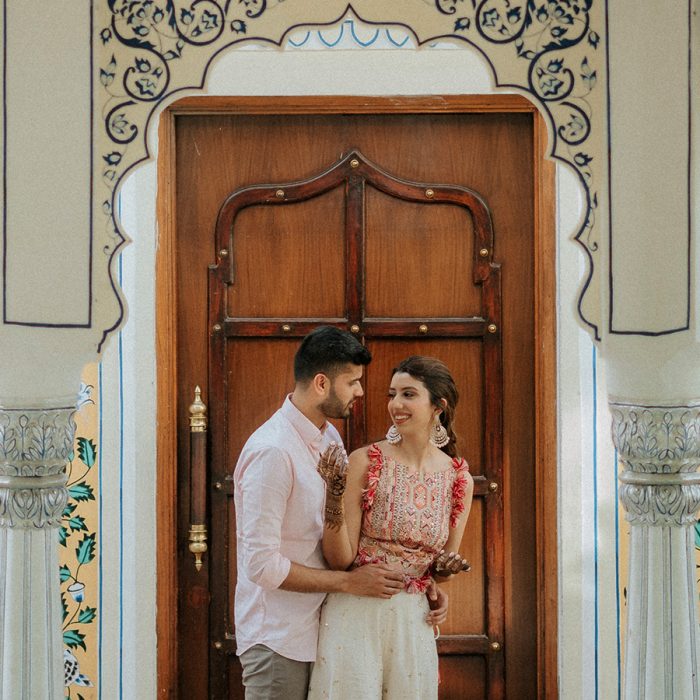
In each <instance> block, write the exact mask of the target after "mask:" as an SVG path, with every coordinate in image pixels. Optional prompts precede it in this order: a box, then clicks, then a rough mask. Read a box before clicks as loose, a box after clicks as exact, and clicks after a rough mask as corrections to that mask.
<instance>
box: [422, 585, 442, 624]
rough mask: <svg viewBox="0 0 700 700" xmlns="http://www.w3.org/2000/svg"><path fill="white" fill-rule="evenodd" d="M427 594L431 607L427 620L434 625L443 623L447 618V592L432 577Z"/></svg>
mask: <svg viewBox="0 0 700 700" xmlns="http://www.w3.org/2000/svg"><path fill="white" fill-rule="evenodd" d="M425 594H426V595H427V596H428V607H429V608H430V612H429V613H428V617H427V618H426V622H427V623H428V624H429V625H431V626H432V627H436V626H437V625H441V624H442V623H443V622H445V620H446V619H447V593H445V591H443V590H442V588H440V586H438V585H437V583H435V581H433V580H432V579H431V580H430V584H429V585H428V588H427V590H426V591H425Z"/></svg>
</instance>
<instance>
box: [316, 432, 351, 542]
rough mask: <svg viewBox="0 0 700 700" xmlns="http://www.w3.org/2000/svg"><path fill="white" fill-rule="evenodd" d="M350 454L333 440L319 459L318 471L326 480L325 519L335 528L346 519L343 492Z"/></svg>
mask: <svg viewBox="0 0 700 700" xmlns="http://www.w3.org/2000/svg"><path fill="white" fill-rule="evenodd" d="M347 467H348V456H347V454H346V452H345V449H344V448H343V446H342V445H338V444H337V443H335V442H332V443H331V444H330V445H329V446H328V448H327V449H326V450H325V451H324V452H323V454H322V455H321V457H320V458H319V460H318V467H317V470H318V473H319V474H320V475H321V478H322V479H323V480H324V481H325V482H326V507H325V512H324V520H325V522H326V525H328V526H329V527H332V528H334V529H338V528H340V526H341V525H342V524H343V520H344V519H345V509H344V507H343V494H344V493H345V486H346V481H347Z"/></svg>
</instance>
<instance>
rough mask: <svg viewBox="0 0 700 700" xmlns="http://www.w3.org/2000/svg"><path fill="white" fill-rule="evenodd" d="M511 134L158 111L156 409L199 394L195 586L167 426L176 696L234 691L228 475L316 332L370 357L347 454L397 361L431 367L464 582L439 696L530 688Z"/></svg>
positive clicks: (526, 266)
mask: <svg viewBox="0 0 700 700" xmlns="http://www.w3.org/2000/svg"><path fill="white" fill-rule="evenodd" d="M532 133H533V128H532V114H531V113H523V114H477V115H474V114H469V115H465V114H441V115H423V114H402V115H394V114H371V115H330V116H329V115H303V116H294V117H292V116H288V115H286V116H283V117H280V116H276V115H275V116H267V115H266V116H260V115H257V116H249V115H216V116H212V115H208V116H190V115H186V116H178V117H177V121H176V148H177V151H176V153H177V183H176V187H177V232H178V237H177V251H176V257H177V270H178V273H177V281H178V290H179V294H178V307H177V320H178V327H177V335H178V338H179V341H178V366H177V374H178V386H179V388H178V392H179V396H178V403H179V404H180V405H181V406H183V407H184V406H187V405H188V404H189V403H190V402H191V391H192V387H193V386H194V384H195V383H202V384H205V385H206V390H205V392H204V394H205V396H204V398H205V401H206V402H207V403H208V404H209V408H210V415H211V423H210V425H211V430H210V455H211V463H210V469H209V475H208V509H209V514H210V521H209V523H208V525H209V551H208V552H207V555H206V556H205V566H204V568H203V570H202V571H201V572H198V573H195V571H194V568H193V566H192V560H191V555H189V554H188V553H187V549H186V533H187V526H188V523H187V515H188V514H187V510H188V509H187V503H188V502H189V500H188V499H189V473H188V458H187V457H188V455H187V436H188V432H187V427H186V424H185V420H186V416H182V417H181V421H182V423H183V424H182V425H181V429H180V431H179V432H180V434H181V438H180V439H179V448H178V462H179V464H180V466H179V468H178V497H179V502H180V503H181V506H180V507H179V508H178V531H179V539H180V543H181V544H180V548H179V551H180V555H179V564H178V583H179V613H178V620H179V621H178V627H179V631H178V645H179V651H178V657H179V663H178V667H179V674H180V682H179V690H180V697H193V698H194V697H202V698H205V697H211V698H224V697H231V698H235V697H242V694H241V691H240V671H239V665H238V662H237V659H236V657H235V654H234V651H235V640H234V639H233V624H232V610H233V593H234V582H235V530H234V524H235V518H234V515H233V498H232V493H231V488H230V475H231V474H232V472H233V468H234V466H235V463H236V459H237V455H238V453H239V451H240V449H241V447H242V445H243V443H244V442H245V440H246V438H247V436H248V435H249V434H250V433H251V432H252V431H253V430H254V429H255V428H256V427H257V426H258V425H259V424H261V423H262V422H263V421H264V420H266V419H267V417H269V415H271V413H272V412H274V410H276V409H277V407H278V406H279V405H280V403H281V401H282V399H283V397H284V395H285V393H286V392H287V391H288V390H289V389H290V388H291V387H292V358H293V354H294V351H295V350H296V347H297V345H298V342H299V339H300V338H301V337H302V336H303V335H304V334H305V333H306V332H308V330H310V329H311V328H312V327H314V326H315V325H317V324H319V323H331V324H334V325H338V326H340V327H345V328H348V329H352V328H353V326H355V327H356V329H355V330H356V332H357V333H358V335H359V336H361V337H362V338H363V339H364V342H366V344H367V345H368V347H369V348H370V350H371V351H372V353H373V355H374V360H373V362H372V364H371V365H370V366H369V367H368V369H367V372H366V378H365V390H366V398H365V399H364V401H363V402H362V403H361V404H359V405H358V407H357V409H356V410H355V412H354V413H353V416H352V417H351V419H349V421H348V422H347V425H344V424H341V425H339V428H340V429H341V433H342V434H343V436H344V439H345V440H346V442H347V444H348V445H349V447H350V448H354V447H356V446H358V445H360V444H362V443H365V442H367V441H368V440H373V439H378V438H380V437H381V436H382V435H383V433H384V432H385V430H386V428H387V427H388V418H387V414H386V405H385V403H386V402H385V396H386V387H387V385H388V381H389V378H390V377H389V372H390V368H391V367H393V366H394V365H395V364H396V362H397V361H398V360H399V359H401V358H403V357H405V356H407V355H409V354H412V353H423V354H431V355H435V356H437V357H440V358H442V359H444V360H445V361H446V362H447V364H448V365H449V366H450V367H451V369H452V370H453V372H454V374H455V377H456V379H457V382H458V386H459V389H460V393H461V401H460V405H459V408H458V418H457V426H456V427H457V433H458V435H459V436H460V438H461V441H460V448H461V451H462V454H464V456H466V457H467V459H468V460H469V462H470V464H471V468H472V473H473V474H474V475H475V477H476V484H477V489H476V498H475V503H474V506H473V510H472V515H471V516H470V520H469V524H468V526H467V533H466V535H465V538H464V542H463V547H462V552H463V554H464V555H465V556H466V557H467V558H468V560H469V561H470V562H471V563H472V572H471V573H470V574H467V575H465V576H463V577H460V578H458V579H456V580H455V581H454V582H451V583H450V584H449V587H448V593H449V594H450V601H451V606H450V618H449V621H448V623H447V624H446V625H445V626H443V629H442V635H443V637H442V639H441V640H439V642H438V646H439V650H440V652H441V669H442V677H443V683H442V685H441V697H442V698H483V697H504V696H506V695H507V696H508V697H535V696H536V694H537V678H536V671H537V615H536V608H535V606H534V605H533V601H534V600H536V598H537V595H536V593H537V592H536V590H535V581H536V556H535V548H534V544H535V542H534V540H535V538H534V530H535V517H534V505H535V493H534V419H533V413H532V405H533V403H534V382H533V372H534V350H533V335H534V334H533V309H532V306H533V263H532V252H533V251H532V237H533V236H532V230H533V225H534V224H533V199H534V194H533V189H534V187H533V172H534V171H533V166H532V160H533V153H532ZM339 156H340V159H339ZM353 161H356V162H357V163H356V164H354V163H353ZM329 166H331V169H330V171H328V172H325V171H326V169H327V168H328V167H329ZM324 172H325V174H322V175H320V176H319V173H324ZM259 183H267V184H263V185H259ZM444 183H449V185H450V186H446V185H444ZM250 185H259V186H255V187H250ZM237 190H238V194H236V195H234V196H233V197H232V198H230V194H231V193H232V192H234V191H237ZM474 193H477V194H474ZM225 201H228V204H226V205H224V206H223V207H222V203H224V202H225ZM485 203H488V206H486V205H485ZM217 214H220V216H219V219H218V225H217ZM489 214H490V216H489ZM491 221H492V222H493V228H491ZM494 261H495V262H496V263H501V262H502V263H503V274H502V281H499V277H500V275H499V269H498V266H497V265H495V264H494ZM207 299H208V302H207ZM501 305H502V307H503V313H502V314H501ZM181 413H182V411H181ZM512 493H515V494H517V498H509V494H512Z"/></svg>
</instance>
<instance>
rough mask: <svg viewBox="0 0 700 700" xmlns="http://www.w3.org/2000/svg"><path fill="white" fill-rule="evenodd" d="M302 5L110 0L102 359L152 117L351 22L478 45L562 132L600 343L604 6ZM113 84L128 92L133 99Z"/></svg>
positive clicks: (103, 34) (581, 304) (552, 148)
mask: <svg viewBox="0 0 700 700" xmlns="http://www.w3.org/2000/svg"><path fill="white" fill-rule="evenodd" d="M293 3H294V0H286V2H284V3H282V2H277V3H276V4H275V5H274V6H273V5H272V3H270V6H268V2H267V0H238V2H237V3H236V2H233V1H232V0H192V1H190V0H188V2H176V0H106V4H104V5H102V6H101V10H102V16H101V17H99V18H98V20H99V19H102V20H103V21H102V22H101V24H98V26H99V27H102V28H101V30H99V29H98V33H96V37H95V41H98V40H99V41H100V42H101V46H99V47H97V50H96V51H95V55H96V57H97V59H96V60H97V61H98V62H99V65H97V66H95V69H96V71H95V72H96V78H97V79H98V81H99V83H100V84H101V86H102V89H103V93H102V95H101V99H99V100H98V104H99V107H101V112H102V130H101V132H100V135H99V136H98V138H97V152H98V153H99V154H100V155H101V157H102V161H104V163H105V165H104V166H103V167H102V172H101V173H100V175H101V177H100V178H99V180H97V176H98V173H95V178H96V182H95V196H96V202H95V205H96V206H95V207H94V209H95V211H97V212H100V213H101V215H102V216H103V221H102V230H103V231H104V240H103V245H102V246H99V245H98V246H96V249H101V250H102V251H103V253H104V254H105V255H106V256H107V258H108V270H109V284H110V285H111V288H112V291H113V292H114V294H115V295H116V297H117V299H118V300H119V316H118V318H116V319H115V320H114V322H113V323H112V324H111V325H110V326H109V327H108V328H106V329H104V330H103V331H102V338H101V340H100V341H99V344H98V352H99V351H100V350H101V348H102V346H103V345H104V342H105V340H106V339H107V337H108V336H109V334H110V333H112V332H113V331H115V330H116V329H118V328H119V327H120V326H121V324H122V323H123V322H124V320H125V313H124V311H125V303H124V300H123V298H122V295H121V290H120V288H119V285H118V284H117V282H116V281H115V275H114V267H115V260H116V254H117V253H118V252H119V251H120V250H121V248H122V247H123V246H124V245H125V244H126V243H127V242H128V238H127V237H126V236H125V234H124V233H123V232H122V230H121V226H120V223H119V220H118V215H117V212H116V206H115V204H116V197H117V193H118V190H119V187H120V185H121V183H122V182H123V181H124V180H125V178H126V177H127V176H128V175H129V174H130V172H131V171H132V169H133V168H135V167H137V166H138V165H139V164H141V163H143V162H145V161H147V160H150V159H151V158H152V157H153V156H152V154H151V152H150V150H149V148H148V143H147V134H148V128H149V124H150V122H151V120H152V118H153V117H154V116H156V115H157V114H158V113H159V112H160V111H161V109H162V108H163V106H164V103H165V102H166V101H167V102H170V101H172V99H173V96H175V95H176V94H177V93H180V92H183V91H192V90H202V89H204V86H205V83H206V78H207V74H208V71H209V68H210V66H211V65H212V62H213V61H214V59H215V58H216V57H217V56H219V55H220V54H221V53H222V52H224V51H227V50H230V49H232V48H234V47H235V46H238V45H240V44H242V43H250V42H263V43H266V44H270V45H272V46H276V47H282V46H283V44H284V43H285V41H286V40H287V37H288V36H289V34H290V33H292V32H294V31H298V30H302V29H304V30H309V29H314V28H318V27H331V26H338V25H340V28H341V30H344V27H343V25H342V22H343V21H344V19H345V18H346V17H347V16H348V15H351V16H354V17H356V18H357V19H358V20H360V21H361V22H362V23H364V24H366V25H374V26H377V27H400V28H402V29H403V30H405V31H406V32H408V33H409V34H410V35H412V36H413V37H414V38H415V42H416V45H417V47H418V50H419V49H420V47H422V46H425V45H426V44H429V43H431V42H435V41H441V40H448V41H453V42H455V43H457V44H460V43H462V44H465V43H466V44H468V45H470V46H471V47H473V48H474V49H476V50H477V51H478V52H479V53H480V54H481V55H482V56H483V57H484V59H485V61H486V63H487V64H488V66H489V68H490V69H491V73H492V76H493V81H494V85H495V87H497V88H498V87H501V88H509V89H515V90H517V91H519V92H521V93H522V94H524V95H525V96H526V97H527V98H528V99H530V100H531V101H532V102H533V103H534V104H535V105H536V106H537V107H538V109H539V110H540V111H541V112H542V113H543V114H544V116H545V118H546V120H547V123H548V127H549V131H550V143H549V153H548V154H547V155H549V156H550V157H551V158H553V159H555V160H558V161H560V162H562V163H565V164H566V165H568V166H570V167H571V168H572V169H573V170H574V172H575V173H576V174H577V177H578V179H579V182H580V183H581V185H582V187H583V191H584V193H585V215H584V217H583V221H582V222H581V224H580V226H579V229H578V231H577V233H576V234H575V236H574V240H575V241H576V242H577V243H578V244H579V246H580V247H581V249H582V250H583V252H584V254H585V256H586V260H587V267H588V269H587V272H586V275H585V278H584V279H583V281H582V283H581V285H580V288H579V293H578V299H577V312H578V316H579V321H580V323H581V324H582V325H583V326H584V328H586V330H588V331H589V333H590V334H591V335H592V337H593V339H594V340H596V341H599V340H600V333H599V327H600V319H599V289H598V280H597V277H596V272H597V270H596V265H597V263H598V262H599V258H598V256H599V248H600V246H599V244H598V241H597V239H598V237H599V234H600V232H599V228H600V224H598V223H597V222H596V216H595V215H596V210H597V208H598V205H599V198H600V197H601V196H602V193H604V191H605V187H604V181H605V178H606V176H607V171H606V168H605V166H606V163H605V162H604V161H605V157H604V155H605V148H607V143H605V144H604V143H603V141H602V122H603V121H604V113H605V100H604V95H603V94H602V93H603V91H602V89H601V88H600V86H599V84H598V79H597V76H598V71H599V70H600V68H599V66H602V63H603V57H601V56H600V55H599V53H598V46H599V43H600V41H601V34H602V30H601V32H600V33H599V32H597V31H595V30H594V29H593V28H592V25H593V26H596V27H598V26H602V25H603V24H604V22H603V21H602V20H603V19H604V18H602V17H598V16H593V11H592V6H593V3H592V0H549V2H547V3H546V4H545V3H543V4H542V5H540V7H539V8H538V7H537V6H536V5H535V3H533V2H531V0H522V1H520V2H513V1H510V2H507V1H506V0H434V2H432V3H426V2H423V1H422V0H411V2H407V3H404V7H403V8H401V10H390V9H385V8H382V9H380V10H377V9H376V7H375V8H372V7H370V5H371V4H372V3H371V2H370V0H354V2H352V3H345V2H342V1H341V2H338V1H334V0H329V1H328V2H326V3H323V7H322V8H314V9H310V8H308V6H307V7H305V8H302V7H299V5H300V3H297V7H293ZM409 5H412V7H409ZM331 6H333V7H331ZM334 8H336V9H334ZM458 8H459V9H460V10H461V12H458ZM411 9H412V10H413V12H411ZM275 11H277V12H282V15H283V16H281V17H280V16H276V17H274V19H276V20H278V21H277V23H276V24H274V23H273V25H272V27H270V26H269V23H267V24H266V23H265V20H267V19H268V18H270V17H272V15H274V13H275ZM329 11H330V12H332V14H331V15H330V16H329ZM392 14H394V15H396V14H400V15H401V17H396V16H392ZM411 15H413V16H411ZM280 19H281V20H282V21H281V22H280V21H279V20H280ZM253 29H256V30H258V31H257V32H253V31H252V30H253ZM589 56H590V58H589ZM112 86H116V87H117V88H118V87H119V86H121V92H118V91H117V90H116V88H112ZM597 110H599V111H597ZM594 112H595V118H594ZM137 145H138V149H137V148H136V146H137ZM599 192H600V193H601V195H599ZM97 228H98V227H96V229H97Z"/></svg>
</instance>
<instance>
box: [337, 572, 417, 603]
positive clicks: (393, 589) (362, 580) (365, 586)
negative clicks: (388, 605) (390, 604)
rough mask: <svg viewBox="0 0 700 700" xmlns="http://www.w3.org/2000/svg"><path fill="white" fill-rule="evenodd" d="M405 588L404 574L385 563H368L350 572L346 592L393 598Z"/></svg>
mask: <svg viewBox="0 0 700 700" xmlns="http://www.w3.org/2000/svg"><path fill="white" fill-rule="evenodd" d="M403 589H404V581H403V574H401V573H399V572H398V571H396V569H390V568H389V567H388V566H386V565H385V564H366V565H365V566H359V567H358V568H357V569H353V570H352V571H350V572H349V574H348V583H347V587H346V590H345V592H346V593H351V594H352V595H366V596H370V597H372V598H391V597H392V596H394V595H396V594H397V593H399V592H400V591H402V590H403Z"/></svg>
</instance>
